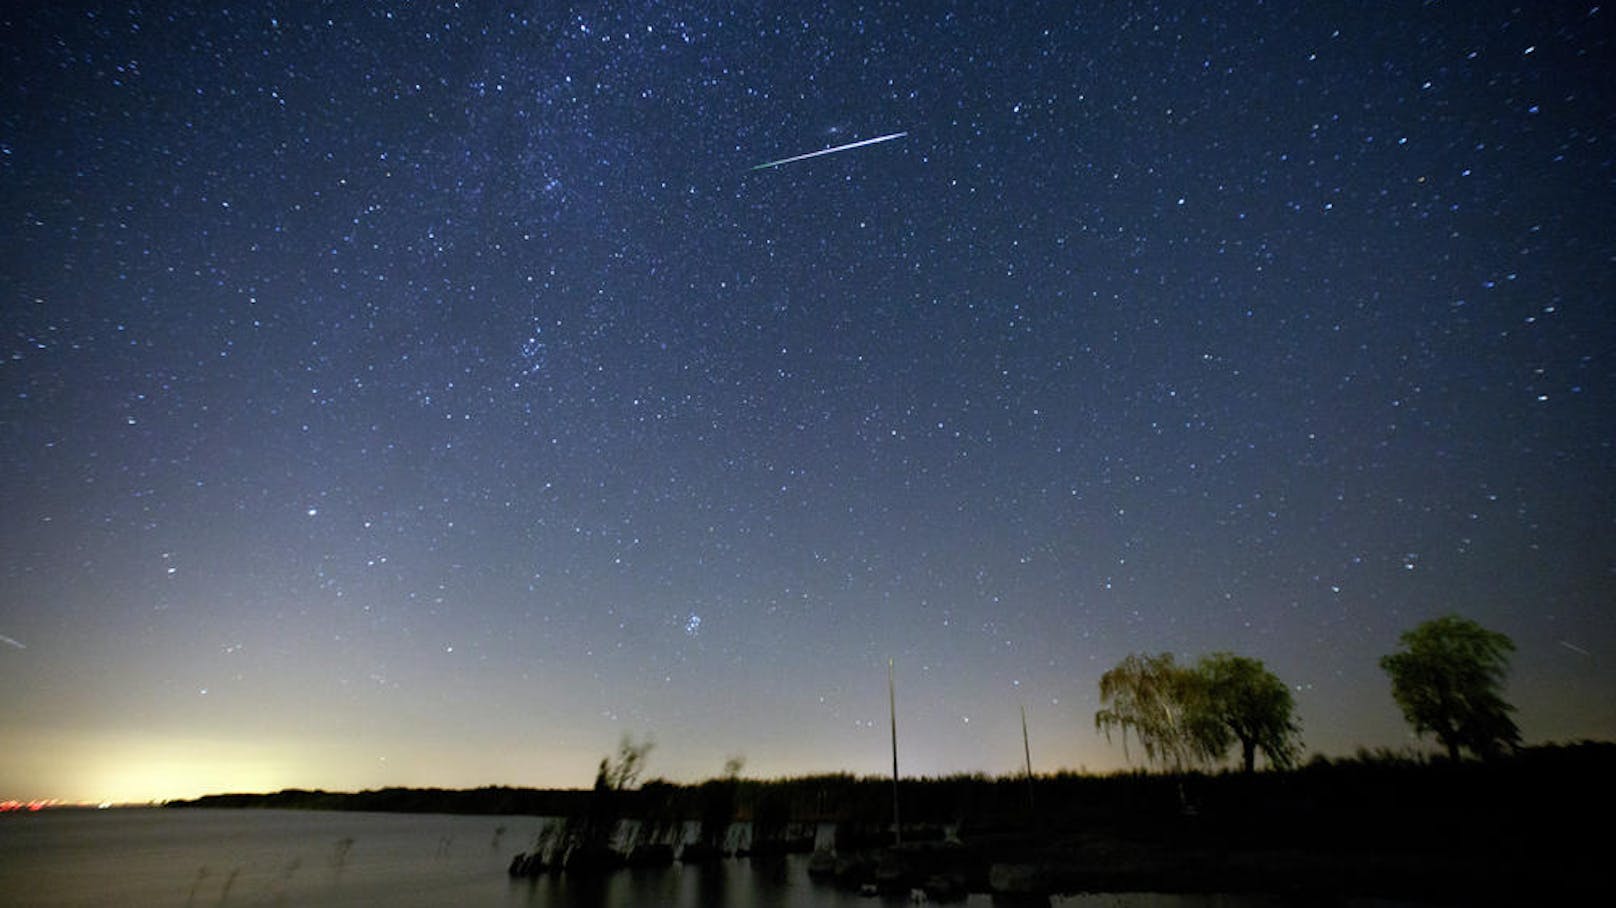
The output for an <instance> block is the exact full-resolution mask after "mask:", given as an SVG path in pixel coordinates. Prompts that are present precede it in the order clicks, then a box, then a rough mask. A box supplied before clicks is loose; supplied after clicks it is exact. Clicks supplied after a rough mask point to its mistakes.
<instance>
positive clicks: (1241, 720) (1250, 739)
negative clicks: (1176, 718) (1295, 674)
mask: <svg viewBox="0 0 1616 908" xmlns="http://www.w3.org/2000/svg"><path fill="white" fill-rule="evenodd" d="M1195 672H1196V674H1197V675H1199V676H1200V683H1201V684H1202V685H1203V686H1204V688H1205V698H1204V703H1205V706H1206V708H1207V709H1208V710H1209V711H1210V713H1211V718H1212V719H1214V720H1215V721H1217V722H1218V723H1220V724H1222V725H1223V727H1224V728H1226V729H1228V731H1229V733H1230V734H1232V735H1233V736H1234V738H1235V740H1237V741H1239V742H1240V759H1241V764H1242V765H1243V766H1244V767H1245V771H1246V772H1251V771H1252V770H1253V768H1254V767H1255V765H1256V760H1257V751H1258V750H1261V751H1262V752H1263V756H1264V757H1267V758H1268V762H1269V764H1271V765H1273V766H1275V767H1277V768H1279V769H1287V768H1289V767H1291V766H1293V765H1295V763H1296V755H1297V753H1298V751H1299V750H1300V746H1299V735H1300V734H1301V730H1302V729H1301V726H1300V724H1298V723H1297V721H1296V720H1295V719H1294V718H1293V717H1292V715H1291V712H1292V710H1293V709H1295V706H1296V703H1295V700H1293V699H1292V698H1291V691H1290V688H1288V687H1286V686H1285V682H1283V681H1281V680H1279V677H1278V676H1276V675H1275V674H1274V673H1273V672H1271V671H1269V670H1268V669H1267V668H1266V667H1264V666H1263V664H1262V662H1261V661H1260V660H1257V659H1252V658H1250V657H1247V656H1236V655H1234V654H1233V653H1213V654H1212V655H1210V656H1206V657H1205V658H1203V659H1201V661H1200V662H1199V663H1198V664H1197V665H1196V667H1195ZM1199 724H1200V723H1192V726H1193V725H1199ZM1204 743H1205V744H1207V745H1215V744H1216V741H1215V739H1214V740H1212V741H1208V742H1204ZM1218 755H1219V756H1222V750H1221V749H1219V751H1218Z"/></svg>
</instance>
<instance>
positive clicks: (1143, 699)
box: [1094, 653, 1229, 772]
mask: <svg viewBox="0 0 1616 908" xmlns="http://www.w3.org/2000/svg"><path fill="white" fill-rule="evenodd" d="M1207 694H1208V691H1207V687H1206V684H1205V683H1204V681H1203V679H1202V678H1201V677H1200V674H1199V673H1198V672H1196V671H1195V670H1194V669H1192V668H1188V667H1186V666H1181V665H1179V664H1178V663H1177V662H1175V661H1174V660H1173V654H1172V653H1160V654H1158V655H1155V656H1147V655H1140V654H1132V655H1129V656H1128V657H1127V658H1126V659H1123V660H1122V661H1121V662H1119V663H1117V665H1116V667H1115V668H1113V669H1111V670H1110V671H1108V672H1106V673H1105V674H1103V675H1101V676H1100V703H1101V704H1103V705H1104V708H1103V709H1101V710H1100V711H1098V712H1096V713H1095V714H1094V727H1095V728H1096V729H1098V730H1100V731H1102V732H1104V733H1105V737H1106V740H1107V741H1109V740H1111V734H1112V732H1113V731H1119V732H1121V734H1122V752H1123V754H1124V755H1127V754H1128V736H1129V735H1130V734H1131V735H1132V736H1133V738H1134V740H1136V741H1137V742H1138V743H1139V746H1140V747H1141V748H1142V749H1143V750H1144V752H1145V760H1146V762H1148V763H1159V764H1161V765H1163V766H1166V767H1169V768H1171V769H1173V770H1175V771H1180V772H1181V771H1183V770H1185V769H1189V768H1191V767H1195V766H1199V765H1203V764H1205V763H1208V762H1211V761H1213V760H1216V759H1218V758H1219V757H1220V756H1222V755H1223V753H1224V752H1225V751H1227V750H1228V748H1229V732H1228V730H1227V729H1226V728H1224V727H1223V726H1222V725H1221V724H1220V723H1218V722H1216V721H1214V720H1213V718H1212V715H1211V713H1210V711H1209V710H1208V708H1207V706H1208V702H1207Z"/></svg>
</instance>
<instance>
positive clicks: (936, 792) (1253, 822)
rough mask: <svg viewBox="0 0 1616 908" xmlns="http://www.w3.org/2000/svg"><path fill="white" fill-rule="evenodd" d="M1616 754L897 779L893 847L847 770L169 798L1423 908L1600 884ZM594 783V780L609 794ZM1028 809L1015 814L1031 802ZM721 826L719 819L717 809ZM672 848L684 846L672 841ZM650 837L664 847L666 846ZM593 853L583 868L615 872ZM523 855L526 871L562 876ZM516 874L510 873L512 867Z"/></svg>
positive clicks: (1608, 749)
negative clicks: (686, 830)
mask: <svg viewBox="0 0 1616 908" xmlns="http://www.w3.org/2000/svg"><path fill="white" fill-rule="evenodd" d="M1613 770H1616V743H1610V742H1591V741H1590V742H1582V743H1578V744H1565V745H1545V746H1537V747H1529V748H1523V749H1521V750H1519V751H1518V752H1516V753H1514V754H1513V755H1509V756H1499V757H1497V758H1494V759H1490V760H1485V761H1467V762H1452V761H1448V760H1442V759H1431V758H1426V757H1420V756H1408V755H1398V754H1392V753H1388V752H1380V753H1376V754H1369V753H1361V754H1360V755H1358V756H1356V757H1353V758H1346V759H1335V760H1330V759H1325V758H1323V757H1315V758H1314V759H1313V760H1312V761H1310V762H1308V763H1307V764H1306V765H1303V766H1301V767H1299V768H1297V769H1293V770H1285V771H1267V772H1257V773H1245V772H1222V773H1216V774H1206V773H1199V772H1192V773H1145V772H1127V773H1116V774H1112V775H1104V776H1095V775H1080V774H1074V773H1060V774H1055V775H1045V776H1038V777H1036V778H1035V779H1034V780H1033V784H1032V785H1031V787H1030V792H1031V794H1030V796H1029V786H1028V783H1027V779H1026V777H1025V776H1020V775H1017V776H1005V777H999V778H990V777H987V776H984V775H960V776H950V777H945V778H911V779H904V780H902V782H901V784H900V791H899V797H900V799H901V816H902V817H903V822H904V829H903V842H904V845H903V846H902V847H901V848H892V847H890V845H891V843H892V840H893V831H892V827H891V823H892V809H893V806H892V788H891V785H892V781H891V779H890V778H887V777H879V776H869V777H855V776H852V775H848V774H832V775H818V776H808V777H801V778H786V779H774V780H756V779H737V778H734V777H727V778H723V779H714V780H709V781H707V782H703V783H699V784H689V785H682V784H674V783H670V782H666V781H662V780H652V781H649V782H646V783H644V784H643V785H641V786H639V787H638V788H635V789H631V790H629V789H622V790H619V789H611V790H610V791H609V792H607V793H606V794H605V795H604V796H603V794H602V791H601V790H600V788H599V786H597V789H595V790H542V789H526V788H507V787H486V788H478V789H472V790H443V789H407V788H391V789H381V790H376V791H363V792H357V793H340V792H326V791H307V790H296V789H293V790H286V791H280V792H275V793H272V794H221V795H210V796H207V797H202V798H198V799H195V800H192V801H177V802H173V803H171V804H170V805H169V806H172V807H232V808H292V809H315V810H368V811H404V812H434V813H474V814H521V815H535V816H553V817H564V818H574V820H576V818H584V821H583V822H584V823H585V824H586V825H585V826H584V827H582V828H584V829H586V830H588V835H589V836H591V838H590V840H589V841H590V843H591V847H599V846H600V845H601V844H602V843H603V842H604V841H606V837H605V836H604V835H603V834H602V833H601V832H600V829H601V826H602V824H603V823H608V822H615V821H616V820H617V819H630V820H636V821H638V824H637V825H638V828H639V829H640V830H641V833H640V837H641V844H645V845H647V846H658V847H654V848H649V849H648V850H645V851H642V852H641V857H642V859H644V860H646V861H648V862H653V863H654V862H666V861H669V860H672V859H674V851H673V845H672V844H670V840H669V839H668V835H669V834H670V831H671V830H674V829H677V828H678V827H679V826H680V824H682V823H683V822H684V821H695V822H699V823H700V824H701V827H702V829H703V832H702V834H701V835H700V837H699V838H700V844H701V845H703V846H704V847H703V848H701V849H698V850H697V851H696V852H695V853H694V856H693V857H690V859H692V860H705V859H715V858H718V857H720V856H721V855H723V854H725V853H726V852H725V849H724V846H723V842H724V838H723V836H721V835H719V834H718V833H717V832H715V827H717V826H718V825H720V824H722V823H723V822H724V820H725V819H727V820H728V821H731V822H737V823H743V824H748V832H749V835H748V836H747V838H746V842H747V847H746V849H745V851H747V852H749V853H752V854H754V855H764V854H770V853H777V852H779V851H785V850H804V849H808V848H811V847H812V844H813V838H812V834H811V830H812V828H813V826H814V824H821V823H833V824H835V849H834V853H833V854H831V853H827V854H824V855H818V856H816V861H815V869H816V871H817V873H818V874H819V875H820V876H821V877H822V878H824V879H825V880H827V881H828V882H836V883H840V884H843V885H869V884H876V883H880V884H883V885H884V886H886V887H887V888H898V887H907V886H912V885H913V886H920V885H925V886H927V887H928V888H932V887H935V889H936V890H937V891H938V892H939V893H941V894H946V893H948V892H950V891H963V890H966V889H969V890H976V891H982V890H988V889H993V890H995V891H1034V892H1036V891H1043V892H1076V891H1117V892H1120V891H1144V890H1149V891H1182V892H1277V893H1292V894H1297V895H1301V896H1323V895H1347V894H1352V895H1380V896H1391V897H1403V898H1418V899H1422V900H1429V901H1434V902H1456V903H1466V904H1476V903H1510V902H1521V901H1523V900H1525V901H1531V902H1540V903H1541V902H1547V901H1553V900H1555V899H1563V898H1576V897H1585V896H1587V895H1590V894H1592V893H1593V892H1594V891H1595V889H1594V887H1595V886H1596V885H1597V884H1602V883H1603V881H1604V879H1605V874H1604V873H1603V872H1602V871H1603V868H1604V864H1605V862H1606V860H1607V858H1606V851H1607V848H1606V842H1607V841H1608V840H1607V839H1606V838H1605V837H1604V836H1602V835H1598V834H1593V833H1589V832H1586V831H1585V830H1588V829H1594V830H1598V829H1602V828H1604V826H1605V824H1606V823H1607V822H1608V820H1609V818H1610V816H1611V814H1612V809H1613V808H1616V786H1612V785H1611V784H1610V779H1611V777H1612V772H1613ZM608 788H609V786H608ZM1029 801H1030V803H1029ZM725 815H727V817H726V816H725ZM687 844H688V843H687ZM664 846H665V847H664ZM629 857H630V855H629V854H627V853H624V854H618V855H616V856H614V857H611V858H607V857H606V856H603V855H600V854H596V855H594V857H593V858H592V863H590V864H589V868H590V869H597V870H598V869H603V868H604V867H606V866H617V865H619V864H622V863H626V862H627V861H628V858H629ZM561 866H562V865H561V864H559V863H557V864H554V865H545V864H544V863H543V862H539V863H538V864H536V865H535V866H532V867H531V868H527V871H528V872H532V873H539V872H551V871H557V872H559V871H560V870H561ZM514 869H515V868H513V870H514Z"/></svg>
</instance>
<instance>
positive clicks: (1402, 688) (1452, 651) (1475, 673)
mask: <svg viewBox="0 0 1616 908" xmlns="http://www.w3.org/2000/svg"><path fill="white" fill-rule="evenodd" d="M1401 640H1402V645H1403V650H1402V651H1401V652H1397V653H1393V654H1391V655H1389V656H1383V657H1381V660H1380V667H1381V668H1383V669H1385V671H1386V674H1388V675H1390V676H1391V679H1392V697H1393V699H1395V700H1396V701H1397V705H1398V706H1399V707H1401V708H1402V710H1403V716H1404V718H1406V719H1407V720H1408V722H1409V724H1410V725H1412V726H1414V733H1415V734H1424V733H1426V732H1430V733H1431V734H1434V735H1436V737H1437V740H1439V741H1441V742H1442V744H1443V746H1445V747H1447V749H1448V758H1449V759H1450V760H1453V761H1455V762H1457V761H1458V760H1459V749H1460V748H1465V749H1467V750H1469V751H1470V752H1471V753H1473V754H1475V755H1476V756H1478V757H1492V756H1496V755H1497V754H1499V753H1500V752H1501V751H1502V750H1503V749H1504V748H1505V747H1506V746H1507V747H1509V748H1511V749H1514V748H1516V747H1519V746H1520V743H1521V733H1520V730H1519V729H1518V728H1516V727H1515V721H1514V720H1513V719H1511V718H1510V716H1509V714H1510V713H1511V712H1514V710H1515V707H1513V706H1511V705H1509V703H1507V702H1505V700H1504V698H1503V696H1502V695H1501V694H1500V692H1499V691H1500V688H1502V687H1503V684H1504V676H1505V675H1506V674H1507V673H1508V671H1509V654H1510V653H1512V652H1514V651H1515V644H1514V642H1513V641H1511V640H1510V639H1509V637H1507V636H1505V635H1504V634H1501V633H1498V632H1497V631H1490V630H1487V629H1486V628H1484V627H1482V626H1481V625H1479V624H1477V623H1476V622H1474V621H1471V620H1470V619H1468V618H1461V617H1459V616H1458V615H1446V616H1443V617H1441V618H1434V619H1432V620H1430V621H1427V622H1425V623H1423V624H1421V625H1419V626H1418V627H1416V628H1414V629H1413V630H1410V631H1405V632H1404V633H1403V636H1402V638H1401Z"/></svg>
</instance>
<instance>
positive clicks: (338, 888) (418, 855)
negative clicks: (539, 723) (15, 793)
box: [0, 809, 1372, 908]
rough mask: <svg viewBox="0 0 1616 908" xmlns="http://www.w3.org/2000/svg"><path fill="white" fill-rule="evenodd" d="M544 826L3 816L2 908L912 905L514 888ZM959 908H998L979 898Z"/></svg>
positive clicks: (748, 893) (766, 877)
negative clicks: (516, 866)
mask: <svg viewBox="0 0 1616 908" xmlns="http://www.w3.org/2000/svg"><path fill="white" fill-rule="evenodd" d="M545 823H546V821H545V820H544V819H542V818H539V817H480V816H479V817H472V816H443V815H437V814H379V813H339V812H332V813H326V812H317V811H279V810H156V809H152V810H137V809H120V810H101V811H94V810H85V811H78V810H57V811H45V812H41V813H35V814H7V815H0V904H5V905H15V906H19V908H22V906H40V908H44V906H52V908H56V906H69V905H71V906H105V905H119V906H186V908H203V906H223V905H285V906H337V905H390V906H416V905H419V906H434V908H435V906H452V905H490V906H522V908H631V906H633V908H639V906H670V908H710V906H720V905H737V906H739V905H756V906H768V908H832V906H853V905H859V906H870V905H879V904H883V903H885V904H894V905H900V904H907V903H908V900H907V899H901V898H893V899H890V900H881V899H874V898H862V897H860V896H859V895H857V894H856V893H849V892H841V891H838V890H836V889H835V888H833V887H829V886H823V885H820V884H816V883H813V882H811V881H810V880H809V879H808V862H807V859H806V858H805V857H800V856H798V857H789V858H783V859H782V858H776V859H771V860H745V859H741V860H726V861H723V862H721V863H719V864H716V865H709V866H689V867H685V866H678V865H676V866H673V867H668V868H658V869H652V870H623V871H619V872H617V873H614V874H610V875H607V876H605V877H602V878H599V879H595V880H576V879H569V878H567V877H565V876H546V877H542V878H540V879H538V880H512V879H510V877H508V876H507V875H506V867H507V866H508V865H509V863H510V860H511V856H512V855H513V854H515V853H516V852H518V851H522V850H524V849H526V848H527V847H528V845H529V844H530V843H532V841H533V839H534V837H535V836H536V835H537V834H538V833H539V831H540V829H541V828H543V826H544V824H545ZM956 904H960V903H956ZM962 904H965V905H968V906H973V908H974V906H980V908H986V906H990V905H997V904H1001V903H1000V902H995V901H994V900H993V899H992V898H991V897H989V896H986V895H975V896H971V898H970V899H969V900H968V901H966V902H964V903H962ZM1015 904H1028V903H1027V902H1025V901H1022V902H1017V903H1015ZM1035 904H1050V903H1048V902H1042V901H1040V902H1037V903H1035ZM1053 904H1057V905H1062V906H1067V905H1070V906H1082V908H1099V906H1110V908H1268V906H1272V905H1278V904H1280V902H1278V901H1274V900H1269V899H1264V898H1251V897H1236V896H1172V895H1152V894H1122V895H1114V894H1107V895H1089V896H1068V897H1065V898H1058V899H1056V900H1054V902H1053ZM1360 904H1364V905H1368V904H1372V903H1370V902H1363V903H1360Z"/></svg>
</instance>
